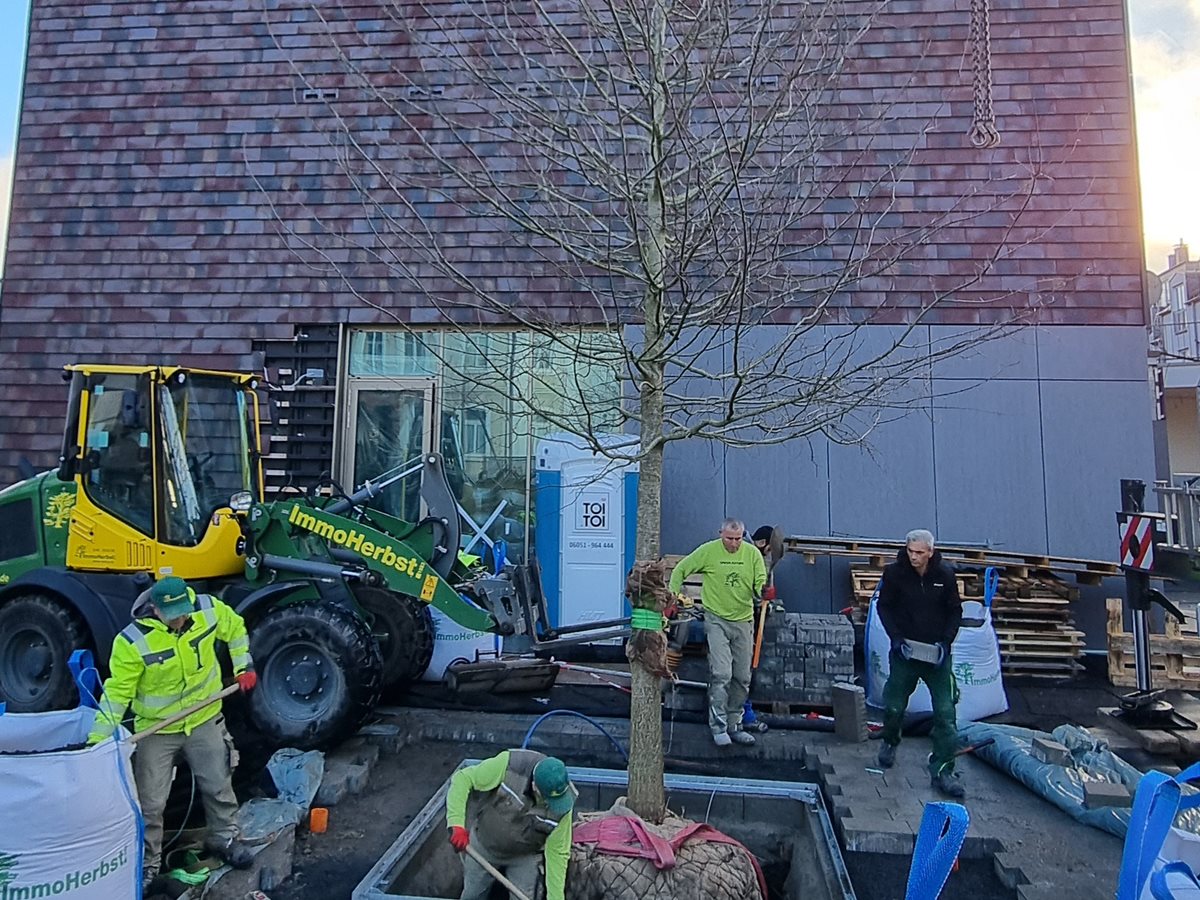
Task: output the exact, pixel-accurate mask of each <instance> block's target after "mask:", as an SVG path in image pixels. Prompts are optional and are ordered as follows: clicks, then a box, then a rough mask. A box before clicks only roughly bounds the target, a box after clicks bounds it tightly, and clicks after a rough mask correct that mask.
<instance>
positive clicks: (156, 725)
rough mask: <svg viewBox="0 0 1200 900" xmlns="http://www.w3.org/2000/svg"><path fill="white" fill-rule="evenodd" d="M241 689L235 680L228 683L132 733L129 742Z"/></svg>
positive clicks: (133, 742) (152, 732)
mask: <svg viewBox="0 0 1200 900" xmlns="http://www.w3.org/2000/svg"><path fill="white" fill-rule="evenodd" d="M241 689H242V688H241V686H240V685H239V684H237V682H234V683H233V684H231V685H229V687H226V688H222V689H221V690H220V692H218V693H216V694H214V695H213V696H211V697H209V698H208V699H206V700H201V701H200V702H199V703H195V704H193V705H192V706H189V707H188V708H187V709H184V710H180V711H179V712H177V713H175V714H174V715H172V716H167V718H165V719H163V720H162V721H161V722H155V723H154V724H153V725H151V726H150V727H149V728H144V729H142V730H141V731H139V732H138V733H137V734H135V735H133V737H131V738H130V739H129V743H131V744H136V743H137V742H138V741H140V740H141V739H142V738H144V737H149V736H150V735H152V734H154V733H155V732H158V731H162V730H163V729H164V728H166V727H167V726H168V725H174V724H175V723H176V722H179V721H181V720H183V719H186V718H187V717H188V716H190V715H193V714H195V713H198V712H200V710H202V709H204V708H205V707H208V706H212V705H213V704H214V703H219V702H220V701H222V700H224V699H225V698H226V697H229V696H231V695H233V694H236V693H237V692H238V691H240V690H241Z"/></svg>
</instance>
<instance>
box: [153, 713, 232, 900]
mask: <svg viewBox="0 0 1200 900" xmlns="http://www.w3.org/2000/svg"><path fill="white" fill-rule="evenodd" d="M180 754H182V755H183V758H184V760H186V761H187V764H188V768H190V769H191V770H192V776H193V777H194V778H195V779H196V790H197V791H198V792H199V794H200V800H201V802H202V803H203V804H204V823H205V825H206V826H207V827H208V836H209V838H210V839H211V840H214V841H217V842H219V843H226V842H228V841H229V839H230V838H233V837H235V836H236V834H237V826H236V825H235V824H234V815H235V814H236V813H237V810H238V802H237V797H236V796H234V793H233V777H232V773H233V767H234V765H236V751H235V750H234V749H233V740H232V739H231V738H230V737H229V732H228V731H226V730H225V718H224V716H217V717H216V718H215V719H209V720H208V721H207V722H205V723H204V724H203V725H200V726H199V727H197V728H196V729H195V730H194V731H192V733H191V734H183V733H182V732H181V733H178V734H164V733H162V732H161V731H160V732H159V733H158V734H151V735H148V736H146V737H144V738H142V739H141V740H140V741H138V744H137V752H136V753H135V754H134V757H133V777H134V780H135V781H136V782H137V789H138V800H139V801H140V802H141V806H142V818H143V819H144V820H145V823H146V832H145V841H144V844H143V846H144V848H145V856H144V858H143V860H142V873H143V875H144V877H146V878H153V877H154V876H155V875H157V874H158V872H159V869H160V868H161V864H162V860H161V856H162V842H163V808H164V807H165V806H166V805H167V795H168V794H170V792H171V781H172V778H173V776H174V769H175V760H176V759H177V758H178V757H179V755H180Z"/></svg>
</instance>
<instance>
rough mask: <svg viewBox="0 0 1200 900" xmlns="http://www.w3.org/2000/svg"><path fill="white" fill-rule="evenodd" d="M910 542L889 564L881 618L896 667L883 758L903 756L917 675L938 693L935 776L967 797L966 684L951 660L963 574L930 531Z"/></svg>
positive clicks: (887, 761)
mask: <svg viewBox="0 0 1200 900" xmlns="http://www.w3.org/2000/svg"><path fill="white" fill-rule="evenodd" d="M904 544H905V546H904V549H903V550H901V551H900V552H899V553H897V554H896V561H895V562H894V563H892V564H891V565H890V566H888V567H887V568H886V569H884V570H883V580H882V581H881V582H880V584H879V603H878V607H877V608H878V611H879V619H880V621H881V622H882V623H883V627H884V630H885V631H887V635H888V638H890V639H891V644H892V645H891V651H890V653H889V655H888V664H889V666H890V673H889V674H888V680H887V684H886V685H884V688H883V703H884V713H883V743H882V745H881V746H880V748H879V765H880V767H881V768H884V769H888V768H891V766H892V765H893V764H894V763H895V762H896V745H897V744H899V743H900V727H901V725H902V723H903V721H904V712H905V710H906V709H907V708H908V698H909V697H910V696H911V695H912V692H913V691H914V690H916V687H917V682H918V681H924V682H925V685H926V687H928V688H929V696H930V697H931V699H932V700H933V730H932V732H931V735H930V736H931V737H932V738H933V753H932V754H931V755H930V757H929V776H930V780H931V781H932V783H933V786H934V787H935V788H937V789H938V790H939V791H941V793H943V794H945V795H946V796H948V797H953V798H959V797H962V796H963V795H964V791H963V786H962V784H961V782H960V781H959V780H958V776H957V775H956V774H955V773H954V754H955V751H956V750H957V749H958V727H957V724H956V722H955V712H954V706H955V704H956V703H957V702H958V686H957V685H956V684H955V682H954V670H953V668H952V667H951V662H950V647H951V645H952V644H953V643H954V637H955V635H957V634H958V626H959V625H960V624H961V623H962V601H961V600H960V599H959V596H958V581H957V579H956V578H955V575H954V571H953V569H951V568H950V567H949V566H947V565H944V564H943V563H942V558H941V554H939V553H938V552H937V550H935V549H934V545H933V535H932V534H931V533H930V532H928V531H925V530H924V529H918V530H916V531H910V532H909V533H908V535H907V537H906V538H905V541H904Z"/></svg>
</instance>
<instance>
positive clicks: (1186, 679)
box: [1105, 597, 1200, 690]
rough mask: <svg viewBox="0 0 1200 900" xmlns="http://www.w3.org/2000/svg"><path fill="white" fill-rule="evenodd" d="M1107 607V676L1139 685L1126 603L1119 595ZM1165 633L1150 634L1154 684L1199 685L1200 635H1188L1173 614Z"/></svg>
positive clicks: (1119, 682)
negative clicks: (1127, 629) (1126, 617)
mask: <svg viewBox="0 0 1200 900" xmlns="http://www.w3.org/2000/svg"><path fill="white" fill-rule="evenodd" d="M1105 607H1106V609H1107V611H1108V625H1107V633H1108V680H1109V681H1110V682H1112V683H1113V684H1114V685H1117V686H1118V687H1137V676H1136V668H1135V661H1134V652H1133V634H1132V633H1130V632H1128V631H1126V630H1125V605H1124V603H1123V602H1122V601H1121V599H1120V598H1119V597H1110V598H1108V600H1107V601H1106V603H1105ZM1164 618H1165V633H1164V634H1151V635H1150V673H1151V675H1150V678H1151V686H1152V687H1154V688H1174V689H1177V690H1198V689H1200V637H1195V636H1191V635H1185V634H1184V633H1183V630H1182V628H1181V627H1180V625H1179V623H1178V622H1177V621H1175V619H1174V617H1172V616H1165V617H1164Z"/></svg>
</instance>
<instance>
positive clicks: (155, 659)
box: [88, 577, 257, 885]
mask: <svg viewBox="0 0 1200 900" xmlns="http://www.w3.org/2000/svg"><path fill="white" fill-rule="evenodd" d="M218 641H224V642H225V644H226V645H227V646H228V648H229V656H230V659H231V660H232V661H233V669H234V673H235V675H236V677H237V681H238V684H239V685H240V687H241V689H242V690H243V691H249V690H251V689H252V688H253V687H254V685H255V683H256V681H257V677H256V675H255V674H254V668H253V662H252V660H251V658H250V645H249V640H248V639H247V637H246V625H245V623H244V622H243V621H242V618H241V616H239V615H238V614H237V613H236V612H234V611H233V610H232V609H231V608H230V607H228V606H226V605H225V604H224V603H222V602H221V601H220V600H217V599H216V598H215V597H211V596H209V595H207V594H199V595H197V594H196V592H195V591H193V590H192V589H191V588H190V587H188V586H187V584H186V583H184V581H183V579H181V578H175V577H169V578H164V579H162V580H161V581H159V582H158V583H156V584H155V585H154V587H152V588H151V589H150V590H149V591H146V592H144V593H143V594H142V595H141V596H139V597H138V599H137V602H136V603H135V604H134V607H133V623H132V624H131V625H129V626H127V627H126V628H125V630H124V631H122V632H121V633H120V635H118V636H117V639H116V640H115V641H114V642H113V648H112V656H111V659H110V661H109V671H110V672H111V673H112V674H111V675H110V676H109V678H108V680H107V681H105V682H104V693H103V695H102V697H101V701H100V710H99V712H98V713H97V715H96V722H95V725H94V727H93V729H92V733H91V734H90V735H89V736H88V743H89V744H96V743H99V742H100V741H102V740H105V739H106V738H108V737H110V736H111V735H112V733H113V731H114V730H115V729H116V727H117V726H118V725H119V724H120V723H121V720H122V718H124V715H125V710H126V709H127V708H128V707H130V706H132V707H133V713H134V717H135V719H134V727H135V729H136V730H137V731H138V732H139V733H140V732H143V731H146V730H147V729H152V728H153V727H154V726H155V725H158V724H160V723H162V722H163V721H164V720H166V719H169V718H171V717H172V716H175V715H176V714H177V713H181V712H183V711H185V710H188V709H189V708H190V707H194V706H196V705H197V704H201V703H204V702H206V701H211V702H208V703H207V705H205V706H203V708H201V709H198V710H196V711H194V712H191V713H190V714H189V715H187V716H185V717H183V718H182V719H180V720H179V721H177V722H174V723H172V724H169V725H166V726H165V727H162V728H161V730H159V731H157V732H155V733H153V734H147V735H145V736H141V735H140V734H139V735H135V738H136V739H138V740H137V753H136V755H135V756H134V759H133V772H134V780H135V781H136V782H137V789H138V799H139V801H140V804H141V808H142V817H143V819H144V820H145V837H144V850H145V853H144V859H143V868H142V875H143V880H144V883H145V884H146V885H149V884H150V883H151V882H152V881H153V880H154V878H155V876H157V875H158V872H159V868H160V865H161V859H160V857H161V856H162V839H163V809H164V807H165V806H166V803H167V795H168V794H169V793H170V790H171V781H172V778H173V777H174V772H175V760H176V758H177V757H178V756H180V755H182V756H183V757H184V759H186V760H187V764H188V767H189V768H190V769H191V770H192V776H193V777H194V778H195V779H196V789H197V790H198V791H199V793H200V798H201V801H202V802H203V805H204V819H205V825H206V826H207V829H208V834H207V837H206V839H205V843H204V845H205V849H207V850H208V851H209V852H211V853H213V854H215V855H217V856H219V857H220V858H221V859H223V860H224V861H225V862H226V863H228V864H229V865H231V866H234V867H236V868H244V867H247V866H249V865H250V864H251V863H252V861H253V853H252V851H251V850H250V848H249V847H248V846H246V845H245V844H243V843H241V841H239V840H238V837H237V827H236V825H235V823H234V815H235V814H236V813H237V809H238V803H237V798H236V796H235V795H234V793H233V783H232V772H233V767H234V766H235V765H236V751H235V750H234V749H233V741H232V739H231V738H230V737H229V732H228V731H226V729H225V721H224V717H223V716H222V715H221V701H220V698H219V697H218V695H219V694H220V693H221V691H222V685H221V667H220V663H219V662H218V659H217V652H216V645H217V642H218Z"/></svg>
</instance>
